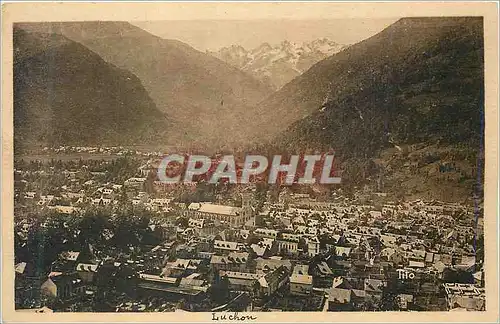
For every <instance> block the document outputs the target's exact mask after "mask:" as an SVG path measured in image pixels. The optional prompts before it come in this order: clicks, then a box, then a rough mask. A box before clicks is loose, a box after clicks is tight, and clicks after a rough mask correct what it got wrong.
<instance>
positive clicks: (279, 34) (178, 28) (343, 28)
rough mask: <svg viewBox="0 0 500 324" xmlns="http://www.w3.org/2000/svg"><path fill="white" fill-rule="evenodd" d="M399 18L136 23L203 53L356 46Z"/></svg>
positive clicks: (151, 31) (135, 22) (160, 35)
mask: <svg viewBox="0 0 500 324" xmlns="http://www.w3.org/2000/svg"><path fill="white" fill-rule="evenodd" d="M398 19H399V18H376V19H373V18H370V19H366V18H351V19H328V20H326V19H325V20H317V19H316V20H285V19H277V20H270V19H268V20H176V21H147V22H146V21H145V22H138V21H134V22H131V23H132V24H134V25H136V26H138V27H140V28H142V29H144V30H146V31H148V32H150V33H152V34H154V35H157V36H159V37H162V38H167V39H176V40H179V41H181V42H184V43H187V44H189V45H191V46H192V47H194V48H196V49H197V50H200V51H206V50H210V51H215V50H218V49H220V48H221V47H227V46H231V45H241V46H243V47H244V48H245V49H247V50H248V49H253V48H255V47H257V46H259V45H260V44H262V43H264V42H267V43H269V44H271V45H276V44H279V43H281V42H282V41H284V40H288V41H290V42H294V43H298V44H301V43H303V42H309V41H312V40H315V39H319V38H325V37H326V38H329V39H330V40H332V41H335V42H337V43H340V44H354V43H357V42H359V41H362V40H364V39H366V38H369V37H370V36H373V35H375V34H377V33H378V32H380V31H382V30H383V29H384V28H386V27H387V26H389V25H390V24H392V23H394V22H395V21H396V20H398Z"/></svg>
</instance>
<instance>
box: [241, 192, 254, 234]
mask: <svg viewBox="0 0 500 324" xmlns="http://www.w3.org/2000/svg"><path fill="white" fill-rule="evenodd" d="M241 212H242V214H243V219H244V223H245V225H246V226H255V208H254V207H253V193H252V192H242V193H241Z"/></svg>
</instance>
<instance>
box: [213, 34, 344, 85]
mask: <svg viewBox="0 0 500 324" xmlns="http://www.w3.org/2000/svg"><path fill="white" fill-rule="evenodd" d="M346 47H347V45H343V44H338V43H336V42H334V41H332V40H329V39H327V38H322V39H317V40H314V41H311V42H304V43H303V44H301V45H298V44H295V43H292V42H289V41H286V40H285V41H283V42H281V43H280V44H279V45H276V46H271V45H270V44H269V43H262V44H261V45H260V46H258V47H256V48H254V49H251V50H246V49H245V48H243V47H242V46H239V45H232V46H229V47H223V48H221V49H220V50H218V51H213V52H208V53H210V54H211V55H213V56H215V57H217V58H219V59H221V60H222V61H224V62H226V63H228V64H231V65H233V66H235V67H237V68H239V69H241V70H242V71H245V72H248V73H249V74H251V75H253V76H254V77H255V78H257V79H259V80H261V81H262V82H264V83H266V84H269V85H270V86H272V87H273V88H274V89H280V88H281V87H282V86H283V85H285V84H286V83H288V82H290V81H291V80H292V79H293V78H295V77H297V76H298V75H300V74H302V73H303V72H305V71H306V70H307V69H309V68H310V67H311V66H312V65H314V64H315V63H317V62H319V61H321V60H322V59H324V58H326V57H328V56H330V55H333V54H335V53H338V52H340V51H342V50H343V49H345V48H346Z"/></svg>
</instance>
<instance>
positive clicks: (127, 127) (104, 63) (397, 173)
mask: <svg viewBox="0 0 500 324" xmlns="http://www.w3.org/2000/svg"><path fill="white" fill-rule="evenodd" d="M313 43H314V42H313ZM306 48H307V50H306ZM300 49H301V50H300ZM328 51H330V52H328ZM483 52H484V41H483V24H482V18H480V17H448V18H447V17H435V18H403V19H400V20H399V21H397V22H396V23H394V24H392V25H391V26H389V27H387V28H386V29H384V30H383V31H381V32H380V33H378V34H376V35H374V36H372V37H370V38H368V39H366V40H364V41H362V42H359V43H357V44H353V45H350V46H348V47H346V46H342V45H338V44H335V43H333V42H331V41H328V40H324V39H323V40H319V41H317V42H316V43H314V44H306V45H302V46H296V45H293V44H291V43H289V42H283V43H282V44H280V45H279V46H275V47H272V46H270V45H268V44H263V45H262V46H260V47H258V48H257V49H254V50H252V51H246V50H244V49H243V48H241V47H237V46H233V47H230V48H226V49H222V50H221V51H219V52H218V54H215V53H211V55H210V54H207V53H202V52H199V51H197V50H195V49H193V48H192V47H190V46H189V45H187V44H184V43H181V42H179V41H175V40H166V39H162V38H159V37H156V36H154V35H151V34H149V33H147V32H145V31H144V30H141V29H140V28H138V27H135V26H132V25H130V24H128V23H125V22H74V23H22V24H16V25H15V32H14V123H15V140H16V143H18V144H19V143H23V144H25V143H32V142H33V143H38V142H41V143H49V144H68V143H81V144H85V143H89V142H92V143H114V144H127V143H137V142H139V143H146V142H154V143H156V144H158V143H162V142H163V141H164V142H165V144H173V143H175V144H182V145H185V146H189V145H192V144H193V143H194V144H199V145H202V146H203V147H221V146H223V145H226V144H229V143H230V144H231V145H235V144H239V145H240V147H242V146H246V145H249V144H251V145H253V146H254V147H255V146H258V147H259V146H260V147H265V148H269V149H271V150H275V151H277V150H279V151H285V152H289V153H293V152H299V151H301V152H304V151H317V150H319V151H327V150H331V149H333V150H335V152H336V156H337V160H338V163H339V168H340V169H341V170H342V173H343V174H342V178H343V179H345V181H346V184H352V185H354V186H356V185H359V184H362V183H365V182H367V181H368V182H369V183H373V182H376V183H377V187H378V188H383V187H384V183H385V185H386V186H387V187H389V188H392V190H394V191H395V192H396V193H400V194H406V195H415V196H417V197H431V198H438V199H439V198H442V199H444V200H449V199H462V198H464V197H469V198H470V197H472V196H473V195H474V194H476V195H477V194H480V193H482V184H481V181H477V178H478V177H480V176H481V172H482V166H483V165H484V152H483V150H482V147H483V143H484V139H483V135H484V130H483V125H484V71H483V69H484V62H483ZM307 53H317V55H319V56H321V55H324V56H327V55H329V54H332V53H333V55H330V56H328V57H326V58H324V59H321V58H318V57H319V56H318V57H316V58H312V57H313V56H314V55H316V54H314V55H312V56H310V57H311V58H310V59H309V61H308V60H307V59H305V57H306V56H307V55H309V54H307ZM318 53H322V54H318ZM306 54H307V55H306ZM212 55H215V56H218V57H220V59H219V58H217V57H214V56H212ZM259 57H260V58H259ZM317 60H319V61H317ZM316 61H317V62H316ZM308 66H310V68H308V69H307V67H308ZM273 69H274V70H273ZM290 70H293V71H295V72H293V73H296V75H295V76H286V74H287V73H289V72H287V71H290ZM303 70H305V71H304V72H303V73H302V71H303ZM272 71H278V72H280V71H281V72H283V74H282V75H281V76H280V77H278V78H276V79H275V80H274V81H272V80H271V79H265V78H263V76H265V75H268V76H269V75H273V73H274V72H272ZM266 73H267V74H266ZM293 73H291V72H290V75H291V74H293ZM274 75H277V74H274ZM280 78H282V79H280ZM286 78H292V79H291V81H290V82H288V83H286V84H284V83H285V82H286V81H284V80H285V79H286ZM278 79H280V80H281V81H276V80H278ZM261 80H262V81H261ZM283 84H284V85H283ZM276 89H278V90H276ZM275 90H276V91H275ZM19 145H20V144H19ZM19 145H17V146H18V147H19ZM182 145H181V146H182ZM380 179H383V181H381V180H380ZM395 188H396V189H395ZM464 199H465V198H464Z"/></svg>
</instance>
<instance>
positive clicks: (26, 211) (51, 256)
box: [14, 148, 485, 316]
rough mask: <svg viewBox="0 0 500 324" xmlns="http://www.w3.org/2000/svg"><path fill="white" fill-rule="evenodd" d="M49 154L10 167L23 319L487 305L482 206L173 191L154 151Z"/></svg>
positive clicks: (200, 188) (197, 185)
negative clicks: (30, 315) (77, 155)
mask: <svg viewBox="0 0 500 324" xmlns="http://www.w3.org/2000/svg"><path fill="white" fill-rule="evenodd" d="M45 150H46V151H47V152H50V154H51V155H50V156H51V157H53V158H51V159H46V160H45V161H40V160H33V159H32V160H24V159H19V160H16V163H15V170H14V180H15V183H14V194H15V205H14V208H15V209H14V220H15V231H14V242H15V264H14V266H15V273H16V278H15V302H16V309H17V310H19V311H26V312H64V311H73V312H174V311H175V312H183V311H190V312H226V311H227V312H259V311H318V312H326V311H332V312H335V311H408V310H410V311H411V310H427V311H446V310H484V309H485V293H484V287H485V278H484V267H483V263H484V238H483V210H482V205H481V204H477V205H475V206H474V205H472V206H470V205H465V204H460V203H450V202H440V201H422V200H418V199H417V200H411V201H406V200H397V199H396V198H394V197H391V195H389V194H387V193H385V192H380V191H377V190H376V188H371V187H370V186H364V187H360V188H356V190H355V191H354V192H346V191H345V190H344V188H343V186H342V184H336V185H329V186H321V185H319V184H318V185H299V186H286V185H280V184H276V185H269V184H268V183H266V182H263V181H259V179H258V178H257V179H254V180H255V181H253V182H252V183H248V184H239V185H235V184H230V183H224V182H221V183H217V184H211V183H207V182H206V181H203V180H200V181H197V182H192V183H173V184H172V183H164V182H162V181H159V179H158V176H157V172H156V171H157V168H158V164H159V161H160V158H161V154H160V153H141V152H135V151H130V150H126V149H123V148H110V149H99V148H55V149H48V148H46V149H45ZM68 152H69V153H74V152H85V153H88V154H90V155H92V154H96V153H101V154H102V153H106V154H109V155H110V156H111V155H113V158H109V159H102V158H101V156H99V158H95V159H92V158H91V157H90V158H85V159H82V158H79V159H60V157H61V156H63V154H68ZM296 187H298V188H296ZM241 316H245V315H241Z"/></svg>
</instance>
